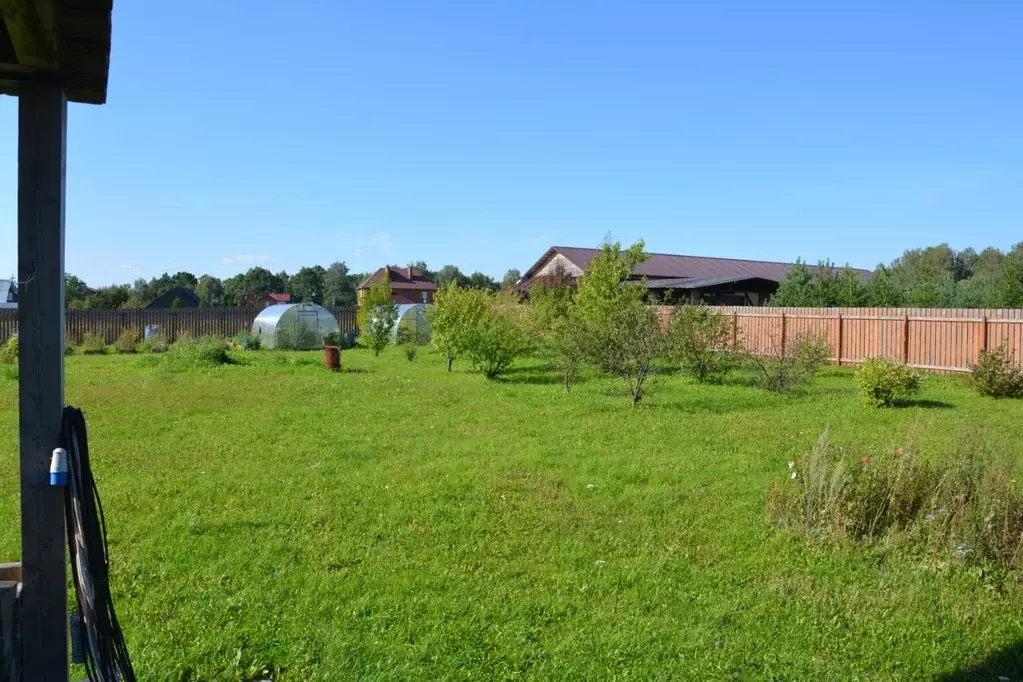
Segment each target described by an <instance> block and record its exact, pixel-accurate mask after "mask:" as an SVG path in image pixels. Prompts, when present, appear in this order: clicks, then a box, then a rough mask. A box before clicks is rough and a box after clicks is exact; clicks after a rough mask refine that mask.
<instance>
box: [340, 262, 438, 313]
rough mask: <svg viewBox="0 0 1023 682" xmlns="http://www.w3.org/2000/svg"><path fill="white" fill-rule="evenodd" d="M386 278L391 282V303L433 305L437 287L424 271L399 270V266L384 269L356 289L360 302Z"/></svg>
mask: <svg viewBox="0 0 1023 682" xmlns="http://www.w3.org/2000/svg"><path fill="white" fill-rule="evenodd" d="M384 277H386V278H388V279H389V280H391V301H392V302H393V303H399V304H400V303H406V304H407V303H433V295H434V294H435V293H437V285H436V284H434V283H433V282H431V281H430V280H428V279H427V278H426V275H425V274H423V271H422V270H417V269H416V268H399V267H398V266H397V265H388V266H385V267H382V268H380V269H379V270H377V271H376V272H374V273H373V274H372V275H370V276H369V277H367V278H366V279H364V280H362V284H360V285H359V288H358V289H356V296H357V297H358V300H359V301H362V297H363V296H364V295H365V294H366V292H367V291H369V290H370V289H371V288H372V287H373V285H374V284H375V283H376V282H378V281H380V280H381V279H383V278H384Z"/></svg>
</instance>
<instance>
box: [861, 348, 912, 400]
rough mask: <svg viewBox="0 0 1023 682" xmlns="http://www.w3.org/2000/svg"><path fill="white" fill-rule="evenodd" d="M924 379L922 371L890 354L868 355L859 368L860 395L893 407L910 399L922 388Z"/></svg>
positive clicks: (862, 397)
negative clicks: (890, 356) (895, 359)
mask: <svg viewBox="0 0 1023 682" xmlns="http://www.w3.org/2000/svg"><path fill="white" fill-rule="evenodd" d="M922 380H923V376H922V375H921V374H920V372H918V371H916V370H915V369H913V368H912V367H909V366H907V365H904V364H902V363H901V362H895V361H894V360H892V359H891V358H886V357H876V358H868V359H866V360H864V361H863V363H862V364H861V365H860V368H859V369H858V370H856V387H857V388H859V390H860V397H861V399H862V400H863V402H865V403H866V404H868V405H871V406H872V407H890V406H892V405H896V404H898V403H902V402H905V401H907V400H909V399H910V398H912V397H913V396H914V395H916V394H917V393H919V392H920V382H921V381H922Z"/></svg>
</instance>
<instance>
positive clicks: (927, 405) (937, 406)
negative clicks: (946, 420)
mask: <svg viewBox="0 0 1023 682" xmlns="http://www.w3.org/2000/svg"><path fill="white" fill-rule="evenodd" d="M896 407H922V408H924V409H927V410H951V409H954V408H955V405H953V404H952V403H946V402H942V401H941V400H905V401H903V402H901V403H898V404H897V405H896Z"/></svg>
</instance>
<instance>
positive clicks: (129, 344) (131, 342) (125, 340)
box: [114, 329, 139, 353]
mask: <svg viewBox="0 0 1023 682" xmlns="http://www.w3.org/2000/svg"><path fill="white" fill-rule="evenodd" d="M138 342H139V333H138V332H137V331H135V330H134V329H122V330H121V334H120V335H119V336H118V337H117V341H116V342H115V343H114V348H115V349H116V350H117V352H118V353H134V352H135V350H136V348H135V346H136V345H137V344H138Z"/></svg>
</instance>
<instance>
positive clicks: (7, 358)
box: [0, 336, 18, 365]
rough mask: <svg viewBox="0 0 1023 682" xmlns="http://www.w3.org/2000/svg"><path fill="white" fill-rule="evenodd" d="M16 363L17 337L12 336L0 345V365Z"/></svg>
mask: <svg viewBox="0 0 1023 682" xmlns="http://www.w3.org/2000/svg"><path fill="white" fill-rule="evenodd" d="M17 363H18V337H17V336H12V337H11V338H9V339H7V341H6V342H5V343H4V344H3V345H0V365H15V364H17Z"/></svg>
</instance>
